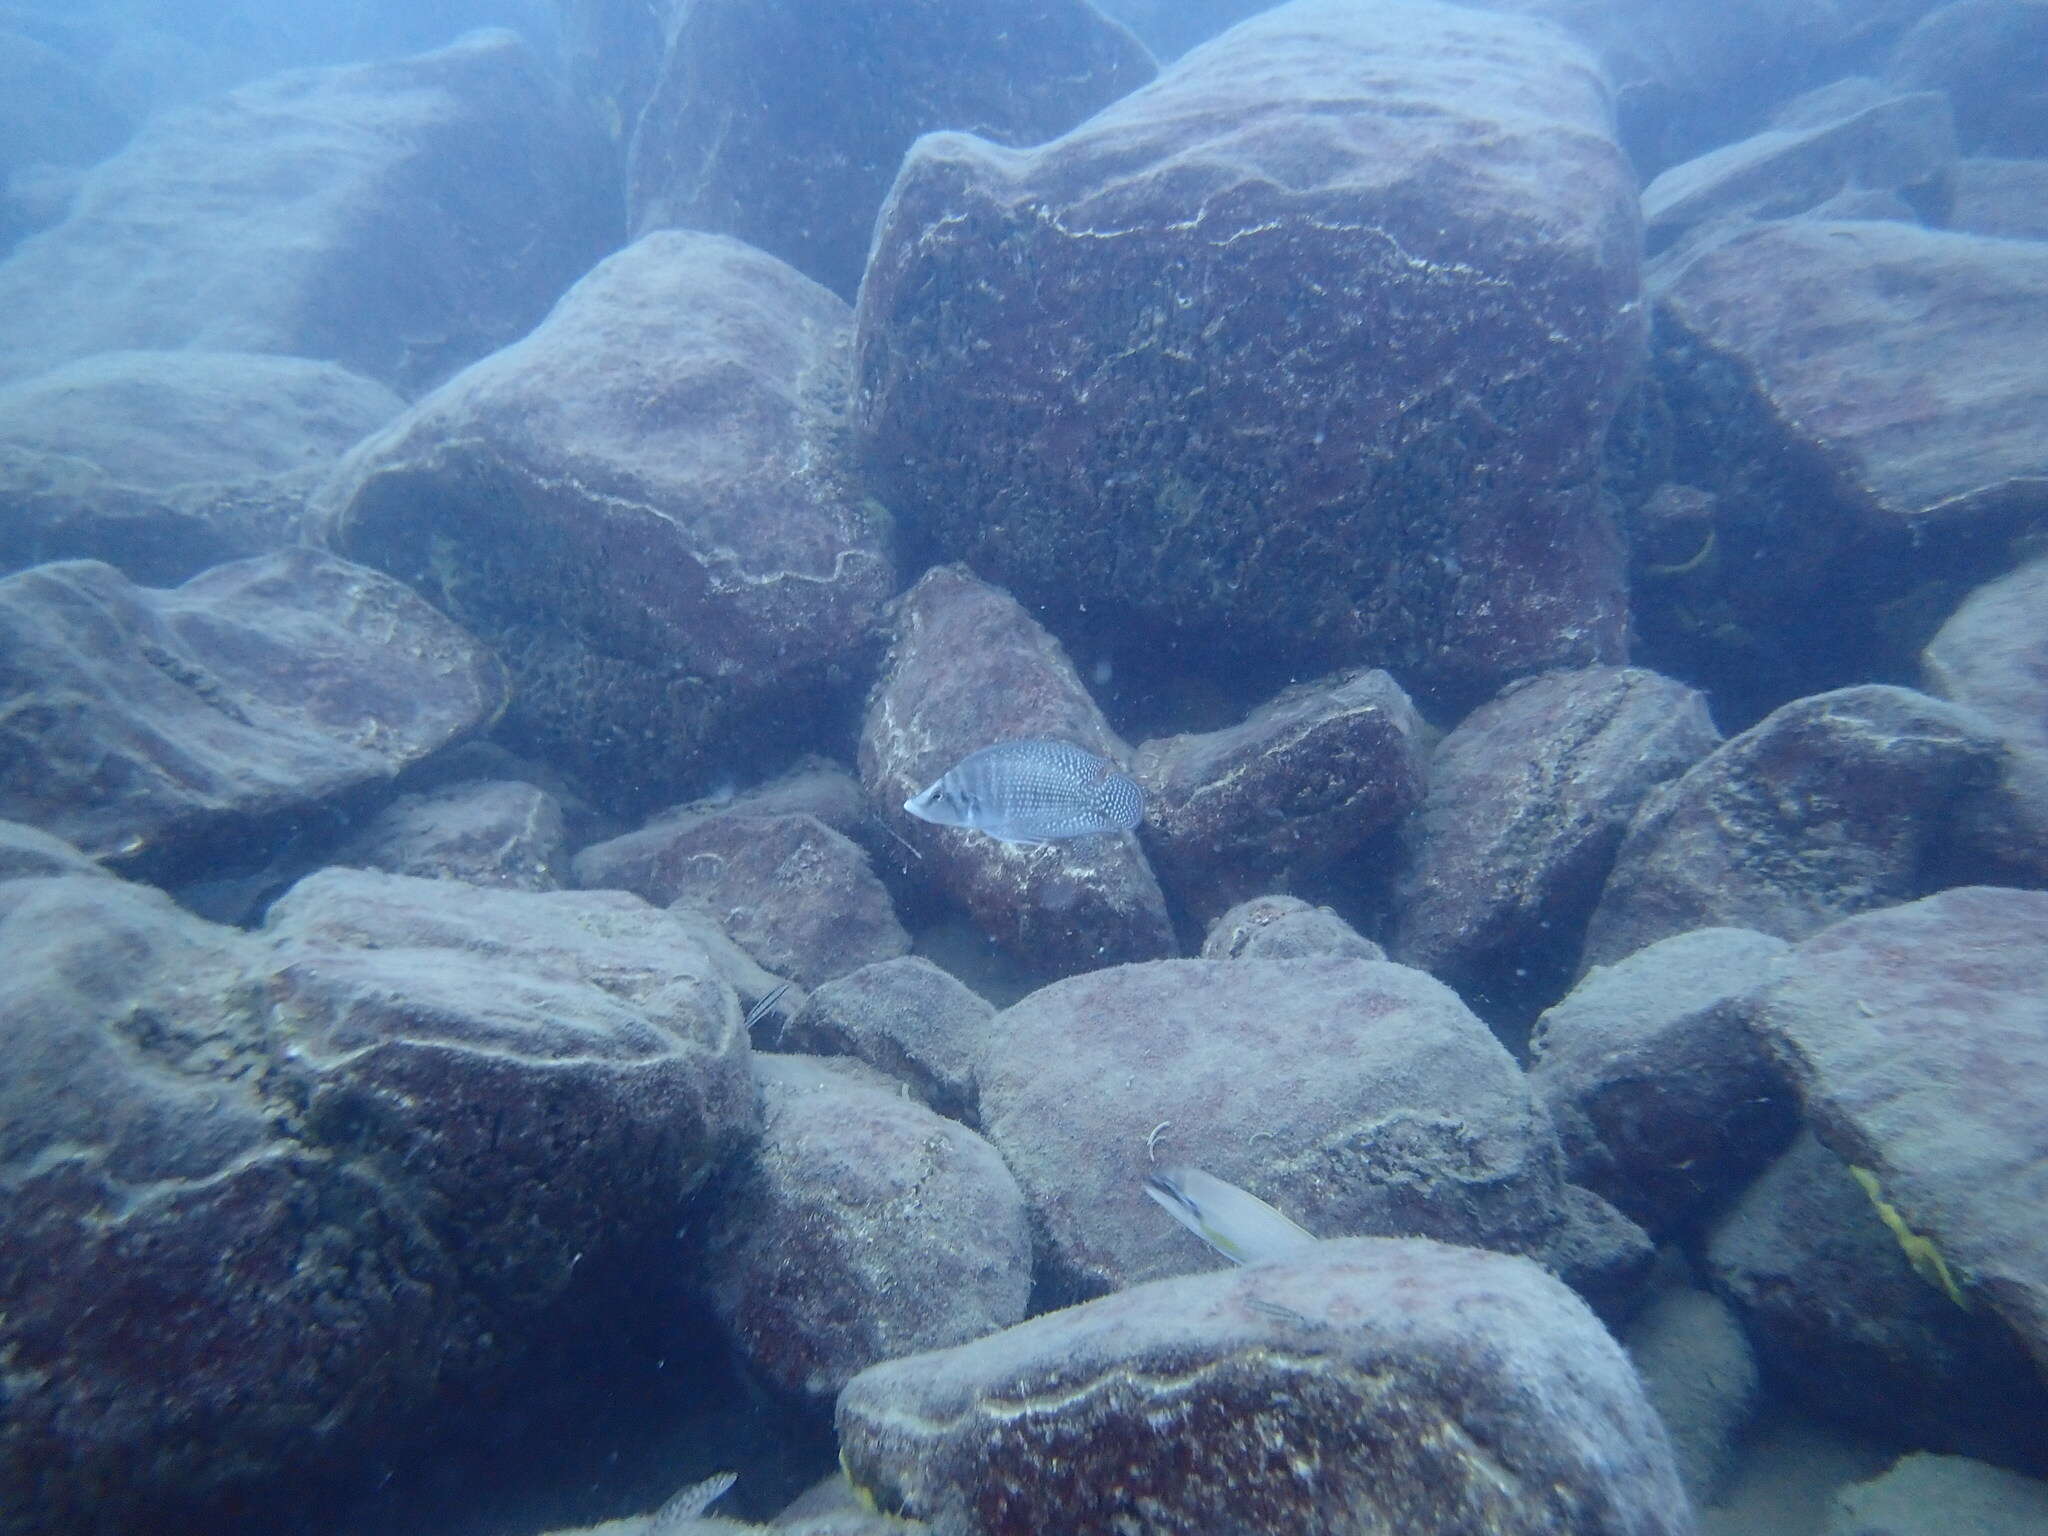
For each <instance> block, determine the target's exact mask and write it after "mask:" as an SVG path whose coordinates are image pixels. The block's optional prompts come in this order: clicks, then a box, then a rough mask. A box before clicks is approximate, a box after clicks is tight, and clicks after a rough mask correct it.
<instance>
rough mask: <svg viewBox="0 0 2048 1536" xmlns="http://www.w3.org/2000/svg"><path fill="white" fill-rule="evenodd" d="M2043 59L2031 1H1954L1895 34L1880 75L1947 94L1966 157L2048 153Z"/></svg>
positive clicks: (2041, 25) (2042, 28) (2047, 38)
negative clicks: (1898, 35)
mask: <svg viewBox="0 0 2048 1536" xmlns="http://www.w3.org/2000/svg"><path fill="white" fill-rule="evenodd" d="M2043 59H2048V12H2044V11H2043V9H2042V7H2041V5H2040V3H2039V0H1956V3H1954V4H1951V5H1944V6H1940V7H1938V8H1936V9H1934V10H1931V11H1929V12H1928V14H1927V15H1925V16H1923V17H1921V18H1920V21H1919V23H1918V24H1917V25H1916V26H1914V27H1913V29H1912V30H1911V31H1909V32H1908V33H1906V35H1905V36H1904V37H1902V38H1900V39H1899V41H1898V45H1897V46H1896V47H1895V48H1893V49H1892V56H1891V62H1890V65H1889V67H1888V68H1887V70H1886V73H1887V75H1888V76H1889V78H1890V79H1891V80H1892V81H1893V82H1894V83H1896V84H1898V85H1900V86H1902V87H1904V88H1905V89H1907V90H1923V91H1924V90H1938V91H1945V92H1947V93H1948V95H1949V97H1950V99H1951V100H1953V101H1954V102H1955V108H1956V126H1957V127H1958V128H1959V129H1961V130H1962V137H1963V147H1964V148H1965V149H1967V150H1969V151H1970V152H1971V153H1972V154H1989V155H2048V121H2044V120H2043V118H2044V114H2043V112H2042V99H2041V61H2042V60H2043Z"/></svg>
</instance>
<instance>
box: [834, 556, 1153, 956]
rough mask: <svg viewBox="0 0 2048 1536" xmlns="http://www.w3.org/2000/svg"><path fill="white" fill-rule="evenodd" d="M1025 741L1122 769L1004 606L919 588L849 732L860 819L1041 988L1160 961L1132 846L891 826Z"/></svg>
mask: <svg viewBox="0 0 2048 1536" xmlns="http://www.w3.org/2000/svg"><path fill="white" fill-rule="evenodd" d="M1026 737H1050V738H1053V739H1055V740H1059V741H1065V742H1070V743H1072V744H1073V745H1075V746H1077V747H1083V748H1085V749H1086V750H1088V751H1090V752H1093V753H1096V754H1097V755H1098V756H1101V757H1105V758H1108V759H1109V760H1111V761H1113V762H1119V763H1121V762H1124V761H1127V760H1128V758H1129V753H1128V751H1127V749H1126V748H1125V747H1124V746H1123V744H1122V743H1121V742H1120V741H1118V740H1117V739H1116V737H1115V735H1114V734H1113V733H1112V732H1111V731H1110V729H1109V726H1108V724H1107V722H1105V721H1104V720H1103V718H1102V712H1101V711H1100V710H1099V709H1097V708H1096V706H1095V701H1094V700H1093V699H1091V698H1090V697H1089V696H1088V692H1087V690H1086V689H1085V688H1083V687H1082V686H1081V682H1080V679H1079V678H1078V677H1076V676H1075V675H1074V668H1073V664H1072V663H1071V662H1070V661H1068V659H1067V656H1066V653H1065V652H1064V651H1063V650H1062V649H1061V648H1060V645H1059V642H1058V641H1056V640H1054V639H1053V638H1052V636H1050V635H1048V634H1047V633H1046V632H1045V631H1044V630H1043V629H1042V628H1040V627H1039V625H1038V624H1037V623H1036V622H1035V621H1034V620H1033V619H1032V617H1031V616H1030V614H1028V613H1027V612H1025V610H1024V609H1023V607H1022V606H1021V605H1020V604H1018V602H1017V601H1016V600H1015V599H1014V598H1012V597H1011V596H1010V595H1009V594H1008V593H1007V592H1004V591H1002V590H1000V589H999V588H996V587H992V586H989V585H988V584H987V583H985V582H982V581H978V580H976V579H975V577H974V576H972V575H971V574H969V573H968V571H967V570H966V569H964V568H963V567H960V566H941V567H939V568H938V569H936V570H932V571H929V572H927V573H926V574H925V576H924V578H923V579H922V580H921V581H919V582H918V583H917V585H916V586H914V587H912V588H911V589H910V590H909V591H908V592H907V593H905V594H904V595H903V596H902V597H901V598H899V599H898V600H897V602H896V606H895V608H894V610H893V613H892V619H891V645H890V651H889V657H888V660H887V662H886V663H885V664H884V666H883V669H882V676H881V679H880V681H878V682H877V683H876V684H875V689H874V692H873V694H872V695H871V696H870V697H869V700H868V709H867V720H866V723H865V724H864V726H863V727H862V730H861V740H860V776H861V783H862V784H863V785H864V786H865V787H866V789H867V793H868V800H869V804H870V805H871V806H873V808H874V810H875V814H876V815H877V816H878V817H879V818H880V819H881V821H882V823H883V824H884V825H885V826H888V827H890V828H892V829H894V830H895V831H896V833H897V835H898V836H899V837H900V838H902V840H903V841H904V843H905V844H907V845H908V847H909V848H910V849H911V850H913V851H914V853H915V854H916V856H917V860H918V862H917V863H916V865H915V866H913V872H915V873H917V874H920V875H921V876H922V877H923V879H924V880H925V881H926V882H928V883H929V884H930V885H931V886H932V887H934V888H936V889H937V890H938V891H940V892H941V893H943V894H944V895H945V896H946V897H947V898H949V899H950V900H951V901H953V902H954V903H956V904H958V905H959V906H962V907H965V908H966V909H967V911H968V913H969V914H970V915H971V916H972V917H973V919H974V921H975V922H976V924H978V925H979V926H980V927H981V929H982V930H983V931H984V932H986V933H987V934H988V935H989V936H990V937H991V938H993V939H994V940H995V941H996V942H997V943H998V944H1000V945H1002V946H1003V947H1004V948H1005V949H1007V950H1009V951H1010V952H1011V953H1013V954H1014V955H1016V956H1017V957H1018V958H1019V959H1020V960H1022V961H1024V962H1025V963H1026V964H1028V965H1031V966H1033V967H1035V968H1036V969H1037V970H1038V971H1039V973H1040V974H1044V975H1054V976H1059V975H1068V974H1071V973H1073V972H1076V971H1089V970H1094V969H1096V968H1098V967H1100V966H1105V965H1117V964H1120V963H1122V962H1124V961H1128V960H1150V959H1155V958H1157V957H1159V956H1162V955H1170V954H1172V953H1173V952H1174V937H1173V926H1172V923H1171V922H1170V921H1169V920H1168V918H1167V915H1166V898H1165V897H1164V896H1163V895H1162V894H1161V893H1160V890H1159V882H1158V880H1157V879H1156V878H1154V876H1153V873H1152V867H1151V865H1150V864H1149V863H1147V862H1146V858H1145V853H1144V850H1143V849H1142V848H1141V847H1140V845H1139V842H1138V839H1137V838H1136V837H1134V836H1131V835H1130V834H1128V833H1120V834H1118V835H1116V836H1113V837H1110V836H1105V837H1092V838H1078V839H1073V840H1069V841H1066V842H1059V843H1050V844H1045V845H1041V846H1038V847H1024V846H1021V845H1018V844H1014V843H1002V842H998V841H996V840H995V839H994V838H992V837H989V836H988V835H986V834H985V833H981V832H974V831H969V830H965V829H963V828H958V827H942V826H938V825H935V824H934V823H932V822H928V821H923V820H920V819H919V818H917V817H914V816H911V815H909V814H907V813H906V812H905V811H903V810H902V805H903V802H904V801H905V800H907V799H909V798H910V797H911V796H912V795H915V794H917V793H918V792H920V791H921V790H923V789H924V788H925V787H926V786H927V785H928V784H930V783H931V782H932V781H933V780H934V779H936V778H937V777H938V776H939V775H940V774H942V773H944V772H945V771H946V770H947V769H949V768H951V767H952V766H953V765H954V764H955V763H957V762H958V761H960V759H961V758H963V757H965V756H966V755H967V754H968V753H969V752H973V751H976V750H978V749H979V748H982V747H986V746H990V745H993V744H995V743H997V742H1002V741H1014V740H1019V739H1022V738H1026Z"/></svg>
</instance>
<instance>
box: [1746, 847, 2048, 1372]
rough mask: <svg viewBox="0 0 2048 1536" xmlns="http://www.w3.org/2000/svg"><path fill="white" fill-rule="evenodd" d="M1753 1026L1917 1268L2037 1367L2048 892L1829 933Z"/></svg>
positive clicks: (2046, 1095)
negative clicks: (1862, 1176)
mask: <svg viewBox="0 0 2048 1536" xmlns="http://www.w3.org/2000/svg"><path fill="white" fill-rule="evenodd" d="M1756 1017H1757V1027H1758V1028H1759V1029H1760V1030H1761V1031H1762V1032H1763V1035H1764V1038H1765V1040H1766V1042H1767V1043H1768V1045H1769V1046H1770V1048H1771V1050H1772V1051H1773V1052H1774V1053H1775V1054H1776V1055H1777V1056H1778V1058H1779V1059H1780V1060H1781V1061H1782V1062H1783V1064H1784V1065H1785V1067H1786V1069H1787V1070H1788V1071H1790V1072H1791V1073H1792V1075H1793V1077H1794V1080H1795V1081H1796V1082H1797V1084H1798V1086H1799V1089H1800V1092H1801V1094H1802V1096H1803V1097H1804V1099H1805V1102H1806V1110H1807V1115H1808V1117H1809V1119H1810V1120H1811V1122H1812V1123H1813V1125H1814V1127H1815V1129H1816V1130H1817V1131H1818V1132H1819V1134H1820V1136H1821V1139H1822V1140H1823V1141H1825V1142H1826V1143H1827V1144H1828V1145H1829V1146H1830V1147H1831V1148H1832V1149H1833V1150H1834V1151H1836V1152H1837V1153H1838V1154H1840V1155H1841V1156H1842V1157H1843V1158H1844V1159H1845V1160H1846V1161H1847V1162H1849V1163H1850V1164H1851V1165H1853V1166H1856V1167H1860V1168H1863V1169H1865V1170H1866V1171H1867V1174H1868V1177H1869V1179H1870V1188H1871V1189H1872V1190H1873V1191H1874V1192H1873V1195H1872V1198H1873V1199H1876V1200H1881V1201H1882V1202H1883V1204H1882V1207H1881V1209H1882V1210H1884V1211H1887V1212H1888V1213H1889V1215H1888V1222H1889V1223H1891V1224H1893V1225H1894V1230H1895V1231H1896V1232H1897V1233H1898V1234H1899V1236H1900V1240H1901V1241H1902V1242H1903V1243H1905V1245H1906V1247H1907V1250H1908V1252H1909V1253H1910V1254H1913V1255H1915V1256H1916V1257H1917V1260H1918V1262H1919V1264H1920V1267H1922V1268H1923V1269H1926V1270H1928V1271H1930V1272H1931V1274H1932V1275H1933V1277H1934V1279H1935V1281H1936V1282H1937V1283H1938V1284H1939V1285H1940V1286H1941V1287H1942V1288H1943V1289H1944V1290H1945V1291H1947V1292H1948V1293H1949V1294H1950V1295H1951V1297H1952V1298H1953V1299H1955V1300H1956V1301H1958V1302H1966V1301H1967V1302H1972V1303H1975V1304H1978V1305H1981V1306H1984V1307H1987V1308H1988V1309H1989V1310H1990V1311H1992V1312H1994V1313H1996V1314H1997V1315H1998V1316H1999V1317H2000V1318H2002V1319H2004V1321H2005V1322H2006V1323H2007V1324H2008V1325H2009V1326H2010V1327H2011V1328H2012V1329H2013V1331H2014V1332H2015V1333H2017V1334H2018V1335H2019V1336H2020V1338H2021V1339H2022V1340H2024V1341H2025V1343H2026V1346H2027V1348H2028V1350H2029V1351H2031V1353H2032V1354H2033V1356H2034V1359H2035V1361H2036V1362H2037V1364H2040V1365H2042V1366H2043V1367H2048V1229H2044V1228H2043V1226H2042V1224H2041V1222H2040V1221H2039V1220H2038V1219H2037V1213H2038V1212H2039V1211H2040V1210H2041V1209H2042V1207H2043V1205H2044V1203H2048V893H2042V892H2038V891H2015V890H2006V889H2002V888H1996V887H1985V886H1973V887H1963V888H1960V889H1957V890H1952V891H1944V892H1942V893H1941V894H1939V895H1936V896H1930V897H1928V898H1926V899H1925V900H1923V901H1916V902H1912V903H1910V904H1908V905H1905V906H1901V907H1894V908H1892V909H1890V910H1888V911H1882V912H1871V913H1866V914H1864V915H1863V916H1861V917H1854V918H1850V919H1848V920H1847V921H1845V922H1841V923H1837V924H1836V925H1835V926H1834V927H1832V928H1830V929H1828V930H1827V931H1826V932H1824V933H1821V934H1818V935H1816V936H1815V937H1813V938H1810V939H1808V940H1806V941H1805V942H1804V943H1803V944H1801V945H1800V946H1799V947H1798V949H1797V950H1796V951H1795V952H1794V953H1793V955H1792V956H1791V958H1790V961H1789V964H1788V966H1787V969H1786V970H1785V972H1784V973H1783V975H1782V976H1781V978H1780V979H1779V980H1778V981H1777V982H1776V984H1775V985H1773V986H1772V987H1771V988H1770V989H1769V990H1767V991H1766V992H1765V993H1764V994H1763V995H1762V997H1761V999H1760V1001H1759V1004H1758V1008H1757V1016H1756Z"/></svg>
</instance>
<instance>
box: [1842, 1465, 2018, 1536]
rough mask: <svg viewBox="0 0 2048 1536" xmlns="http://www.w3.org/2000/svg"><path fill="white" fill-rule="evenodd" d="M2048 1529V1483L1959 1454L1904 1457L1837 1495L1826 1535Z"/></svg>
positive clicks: (2005, 1534)
mask: <svg viewBox="0 0 2048 1536" xmlns="http://www.w3.org/2000/svg"><path fill="white" fill-rule="evenodd" d="M2043 1529H2048V1482H2042V1481H2041V1480H2040V1479H2038V1478H2031V1477H2021V1476H2020V1475H2019V1474H2018V1473H2014V1472H2006V1471H2003V1470H2001V1469H1999V1468H1997V1467H1987V1466H1985V1465H1984V1464H1983V1463H1982V1462H1978V1461H1971V1460H1968V1459H1967V1458H1965V1457H1961V1456H1928V1455H1925V1454H1920V1453H1916V1454H1914V1455H1911V1456H1902V1457H1900V1458H1899V1460H1898V1461H1897V1462H1896V1463H1894V1464H1893V1466H1892V1467H1891V1469H1890V1470H1889V1471H1887V1472H1886V1473H1884V1474H1883V1475H1882V1476H1880V1477H1874V1478H1871V1479H1870V1480H1869V1481H1868V1482H1862V1483H1852V1484H1850V1485H1849V1486H1848V1487H1847V1488H1844V1489H1843V1490H1842V1491H1841V1492H1840V1493H1838V1494H1836V1495H1835V1503H1834V1508H1833V1510H1832V1511H1831V1512H1830V1515H1829V1519H1828V1524H1827V1529H1826V1530H1825V1531H1823V1532H1822V1533H1821V1536H1947V1533H1948V1532H1950V1531H1971V1532H1974V1533H1976V1536H2034V1533H2035V1532H2037V1531H2040V1530H2043Z"/></svg>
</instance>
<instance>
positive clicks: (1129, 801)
mask: <svg viewBox="0 0 2048 1536" xmlns="http://www.w3.org/2000/svg"><path fill="white" fill-rule="evenodd" d="M903 809H904V810H906V811H908V812H910V814H911V815H913V816H915V817H917V818H919V819H920V820H923V821H930V822H936V823H937V824H938V825H939V826H942V827H972V828H973V829H974V830H976V831H977V832H986V833H987V834H988V835H989V836H990V837H993V838H996V839H998V840H1000V841H1002V842H1005V843H1051V842H1057V841H1059V840H1060V839H1062V838H1072V837H1100V836H1102V835H1104V834H1105V833H1111V832H1120V831H1125V830H1127V829H1129V828H1131V827H1135V826H1136V825H1137V824H1138V823H1139V822H1140V821H1142V820H1143V819H1144V816H1145V795H1144V791H1142V790H1140V789H1139V788H1138V784H1137V781H1136V780H1135V779H1133V778H1131V777H1130V776H1129V775H1127V774H1124V773H1120V772H1118V771H1117V766H1116V764H1115V763H1112V762H1111V761H1109V759H1108V758H1105V757H1097V756H1096V755H1095V754H1094V753H1093V752H1090V751H1088V750H1086V749H1085V748H1082V747H1077V746H1074V745H1073V744H1072V743H1070V742H1064V741H1047V740H1041V739H1037V738H1027V739H1025V740H1022V741H1004V742H998V743H997V744H996V745H995V746H992V747H983V748H982V749H981V750H980V751H979V752H970V753H969V754H968V755H967V756H965V757H963V758H961V759H960V761H959V762H957V763H955V764H954V765H953V766H952V767H951V768H950V769H948V770H947V771H946V773H945V775H944V776H943V777H942V778H940V779H939V781H938V782H937V783H935V784H933V785H932V786H931V787H930V788H929V789H927V790H925V791H924V793H922V794H918V795H912V796H911V797H910V798H909V799H908V800H906V801H904V802H903Z"/></svg>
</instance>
